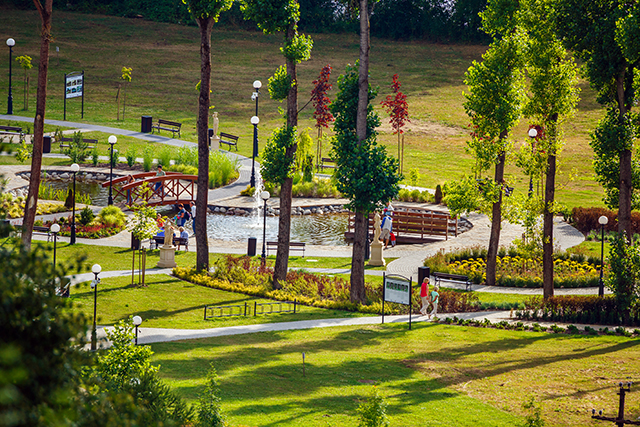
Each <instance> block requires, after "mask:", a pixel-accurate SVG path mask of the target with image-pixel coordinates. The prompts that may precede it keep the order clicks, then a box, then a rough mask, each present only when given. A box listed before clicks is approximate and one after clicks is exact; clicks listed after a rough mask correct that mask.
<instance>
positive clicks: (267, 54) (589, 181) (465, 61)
mask: <svg viewBox="0 0 640 427" xmlns="http://www.w3.org/2000/svg"><path fill="white" fill-rule="evenodd" d="M3 16H4V17H5V23H6V25H5V27H6V32H7V33H9V34H11V35H12V36H13V37H14V38H15V40H16V46H15V47H14V53H15V54H16V55H24V54H27V55H30V56H32V57H33V58H34V63H36V64H37V61H38V55H39V30H38V29H37V23H38V22H39V18H38V16H37V13H36V12H35V11H18V10H13V9H3ZM53 32H54V34H55V41H54V42H53V43H52V45H51V49H52V52H55V48H56V47H59V48H60V52H59V54H55V58H54V57H52V58H51V61H50V68H49V81H50V84H49V86H48V90H49V93H48V99H47V118H50V119H61V118H62V115H63V105H62V97H61V96H60V92H61V90H62V84H63V74H64V73H65V72H70V71H72V70H80V69H84V70H85V72H86V76H85V79H86V82H87V91H86V92H87V95H86V99H85V116H84V119H81V118H80V103H79V101H77V100H75V101H73V100H72V101H71V102H69V103H68V105H67V110H68V111H67V119H68V120H72V121H77V122H81V123H97V124H102V125H107V126H115V127H119V128H124V129H129V130H136V131H137V130H139V129H140V116H142V115H151V116H153V117H154V118H155V119H157V118H164V119H169V120H175V121H179V122H182V123H183V127H182V139H185V140H188V141H196V139H197V137H196V132H195V129H196V111H197V92H196V90H195V85H196V84H197V82H198V81H199V79H200V74H199V73H200V60H199V54H198V52H199V35H198V30H197V28H195V27H193V26H191V27H186V26H179V25H169V24H161V23H155V22H148V21H144V20H141V19H128V18H118V17H107V16H100V15H90V14H77V13H70V12H62V11H55V13H54V16H53ZM312 37H313V39H314V48H313V51H312V58H311V60H310V61H307V62H304V63H302V64H300V65H299V67H298V71H299V75H298V82H299V85H300V89H299V105H300V107H302V106H303V105H304V104H305V103H306V102H307V101H308V99H309V97H310V91H311V89H312V81H313V80H314V79H315V78H317V76H318V74H319V72H320V69H321V68H322V67H323V66H324V65H326V64H331V66H332V67H333V75H332V76H331V81H332V82H333V83H334V90H332V91H331V92H330V93H329V96H330V98H331V99H334V98H335V95H336V93H335V90H336V87H335V82H336V80H337V76H338V75H339V74H340V73H343V72H344V69H345V66H346V65H347V64H349V63H351V64H353V63H354V61H355V60H356V59H357V57H358V37H357V34H352V33H347V34H312ZM281 43H282V37H281V35H265V34H262V33H259V32H252V31H242V30H221V29H219V28H217V27H214V31H213V35H212V46H213V52H212V61H213V64H214V66H213V79H212V103H213V104H214V105H215V108H214V110H215V111H217V112H218V113H219V116H220V130H221V131H222V132H228V133H232V134H235V135H239V136H240V140H239V144H238V148H239V152H240V153H241V154H243V155H246V156H248V155H250V154H251V149H252V130H253V129H252V126H251V125H250V123H249V118H250V117H251V116H252V115H253V111H254V110H253V109H254V107H255V104H254V103H252V102H251V99H250V96H251V93H252V91H253V88H252V82H253V81H254V80H256V79H259V80H261V81H262V82H263V88H265V89H263V91H262V94H261V97H260V111H259V115H260V119H261V120H260V128H259V137H260V142H261V144H264V142H266V140H267V138H268V136H269V135H270V134H271V132H272V131H273V130H274V129H275V128H276V127H277V126H280V125H281V123H282V118H281V116H280V114H279V112H278V107H280V106H281V105H280V103H278V102H275V101H273V100H270V99H269V98H268V96H267V91H266V83H267V80H268V78H269V77H270V76H271V75H272V74H273V72H274V70H275V69H276V68H277V67H278V66H279V65H281V64H282V63H283V58H282V55H281V54H280V52H279V48H280V46H281ZM485 50H486V46H473V45H447V44H433V43H427V42H423V41H389V40H382V39H375V38H374V39H373V40H372V46H371V69H370V74H371V84H372V85H373V86H374V87H379V88H380V90H379V95H378V98H377V99H376V100H374V101H373V105H374V107H375V109H376V111H378V112H379V113H380V115H381V120H382V122H383V124H385V126H388V124H387V123H388V116H387V115H386V113H384V111H383V108H382V106H380V105H379V102H380V101H381V100H382V99H384V97H385V96H386V95H387V94H389V93H391V89H390V87H389V85H390V84H391V81H392V76H393V74H396V73H397V74H399V77H400V81H401V82H402V90H403V92H404V93H405V94H406V95H407V101H408V103H409V114H410V119H411V123H410V124H409V126H408V128H407V132H406V134H405V139H406V143H405V162H404V163H405V172H408V171H409V170H410V169H411V168H417V169H418V170H419V172H420V178H419V180H418V184H419V185H422V186H426V187H430V188H434V187H435V185H436V184H438V183H443V182H445V181H448V180H452V179H457V178H459V177H461V176H462V175H465V174H470V173H471V168H472V166H473V160H472V158H471V157H470V156H469V155H468V154H467V153H466V152H465V141H466V140H467V139H468V133H469V131H468V129H467V127H468V124H469V118H468V116H467V115H466V114H465V112H464V109H463V106H462V105H463V102H464V100H465V98H464V95H463V92H464V91H465V90H467V89H466V88H465V86H464V84H463V83H462V81H463V79H464V73H465V72H466V70H467V69H468V68H469V66H470V65H471V63H472V61H473V60H480V58H481V55H482V53H483V52H484V51H485ZM52 54H53V53H52ZM105 57H107V58H109V59H108V61H105V60H104V58H105ZM7 60H8V56H4V55H0V69H7V68H8V67H7V65H8V64H7ZM123 66H127V67H132V68H133V72H132V79H133V80H132V82H131V84H130V85H128V87H127V115H126V118H125V120H122V119H121V120H120V121H117V120H116V103H115V94H116V92H117V88H118V85H119V84H120V80H119V78H120V75H121V69H122V67H123ZM36 74H37V72H36V68H35V67H34V69H33V70H31V71H30V75H31V81H32V89H31V96H32V99H31V103H30V105H31V109H30V110H29V111H26V112H25V111H21V99H20V98H21V93H22V78H21V77H22V76H21V74H20V73H19V72H18V71H16V73H15V75H14V90H15V93H16V95H15V98H16V101H15V105H14V112H15V114H16V115H18V114H19V115H24V116H27V117H30V116H33V111H34V106H35V86H34V82H35V81H36ZM7 83H8V82H7V73H0V87H7ZM580 86H581V89H582V92H581V96H582V99H581V101H580V103H579V105H578V111H577V113H576V115H575V116H574V117H573V118H572V119H571V120H570V121H569V122H568V123H567V125H566V128H565V136H566V140H567V144H566V146H565V151H564V152H563V154H561V155H560V157H559V173H560V174H559V176H558V180H557V181H558V189H557V197H558V199H559V201H560V202H562V203H565V204H566V205H568V206H569V207H572V206H578V205H587V206H594V205H598V206H602V201H601V195H602V189H601V186H600V185H599V184H598V183H597V182H596V181H595V179H594V171H593V167H592V163H591V161H592V157H593V153H592V150H591V148H590V147H589V145H588V143H589V133H590V132H591V131H592V130H593V128H594V127H595V124H596V122H597V120H598V118H599V117H600V116H601V115H602V109H601V108H600V106H599V105H598V104H597V103H596V102H595V95H594V93H593V91H592V90H591V89H590V88H589V85H588V83H587V82H586V81H581V83H580ZM313 126H314V121H313V117H312V109H311V108H306V109H304V110H302V111H301V113H300V124H299V129H300V130H303V129H305V128H310V129H313ZM526 129H527V123H526V121H524V120H523V121H522V122H521V123H520V124H519V125H518V126H517V127H516V128H515V129H514V132H513V139H514V141H515V144H516V146H518V145H521V144H522V143H524V141H525V140H526ZM311 134H312V135H315V131H314V130H311ZM99 139H104V138H103V137H102V136H100V137H99ZM379 141H380V142H381V143H382V144H384V145H386V146H388V148H389V150H390V153H391V154H392V155H394V156H395V155H396V154H395V153H397V137H396V135H393V134H392V133H391V131H389V130H386V128H385V129H383V130H382V132H381V133H380V135H379ZM101 142H102V141H101ZM119 143H120V141H119ZM128 144H129V145H130V144H140V146H141V147H142V146H144V145H145V144H146V143H134V142H133V141H127V140H126V139H124V138H123V139H122V145H120V147H121V151H120V153H121V154H123V153H124V151H125V150H123V149H122V148H126V146H127V145H128ZM261 148H262V145H261ZM323 152H328V147H325V148H324V151H323ZM507 173H508V174H511V176H510V177H509V178H508V179H509V182H512V183H514V184H515V187H516V191H526V189H527V187H528V179H527V178H526V177H524V176H523V175H522V174H521V173H520V172H519V171H518V170H517V168H515V167H514V166H508V167H507Z"/></svg>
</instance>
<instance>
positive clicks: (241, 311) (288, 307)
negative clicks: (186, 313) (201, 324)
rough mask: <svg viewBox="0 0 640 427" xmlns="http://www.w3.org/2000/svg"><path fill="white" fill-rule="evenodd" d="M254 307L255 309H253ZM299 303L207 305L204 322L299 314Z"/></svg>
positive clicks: (294, 301) (255, 302)
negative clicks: (228, 318)
mask: <svg viewBox="0 0 640 427" xmlns="http://www.w3.org/2000/svg"><path fill="white" fill-rule="evenodd" d="M252 306H253V307H252ZM297 306H298V303H297V302H296V300H293V301H278V302H261V303H258V302H257V301H254V303H253V304H251V303H247V302H245V303H244V304H235V305H205V306H204V320H207V319H214V318H217V317H232V316H257V315H259V314H261V315H262V314H264V315H266V314H278V313H293V314H295V313H296V312H297Z"/></svg>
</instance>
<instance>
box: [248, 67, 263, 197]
mask: <svg viewBox="0 0 640 427" xmlns="http://www.w3.org/2000/svg"><path fill="white" fill-rule="evenodd" d="M261 87H262V82H261V81H260V80H256V81H254V82H253V89H255V91H254V92H253V93H252V94H251V100H252V101H254V100H255V101H256V114H255V115H254V116H253V117H251V124H252V125H253V155H252V156H251V180H250V181H249V185H251V187H252V188H254V187H255V186H256V171H255V162H256V156H257V155H258V123H260V119H259V118H258V98H259V97H260V88H261Z"/></svg>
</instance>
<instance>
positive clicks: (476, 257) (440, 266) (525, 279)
mask: <svg viewBox="0 0 640 427" xmlns="http://www.w3.org/2000/svg"><path fill="white" fill-rule="evenodd" d="M464 255H469V256H464ZM496 264H497V265H496V285H497V286H507V287H518V288H541V287H542V259H541V258H528V257H524V256H520V255H517V254H514V253H511V254H506V253H503V254H502V255H501V256H498V257H497V261H496ZM553 264H554V279H553V282H554V287H555V288H582V287H595V286H598V283H599V269H598V265H596V264H594V263H593V262H590V261H586V260H584V259H581V258H579V259H574V258H571V257H562V258H560V257H558V258H556V259H555V260H554V262H553ZM425 266H427V267H430V268H431V271H432V272H435V271H438V272H443V273H452V274H462V275H465V276H468V277H469V280H471V281H472V282H474V283H476V284H480V283H483V282H484V281H485V280H486V251H477V250H476V251H467V252H466V253H458V254H456V253H453V254H446V255H445V254H441V253H440V254H437V255H435V256H433V257H430V258H428V259H427V260H425Z"/></svg>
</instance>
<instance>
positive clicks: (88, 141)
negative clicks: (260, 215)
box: [58, 138, 98, 144]
mask: <svg viewBox="0 0 640 427" xmlns="http://www.w3.org/2000/svg"><path fill="white" fill-rule="evenodd" d="M58 142H73V138H60V140H59V141H58ZM82 142H84V143H87V144H97V143H98V140H97V139H84V138H82Z"/></svg>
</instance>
